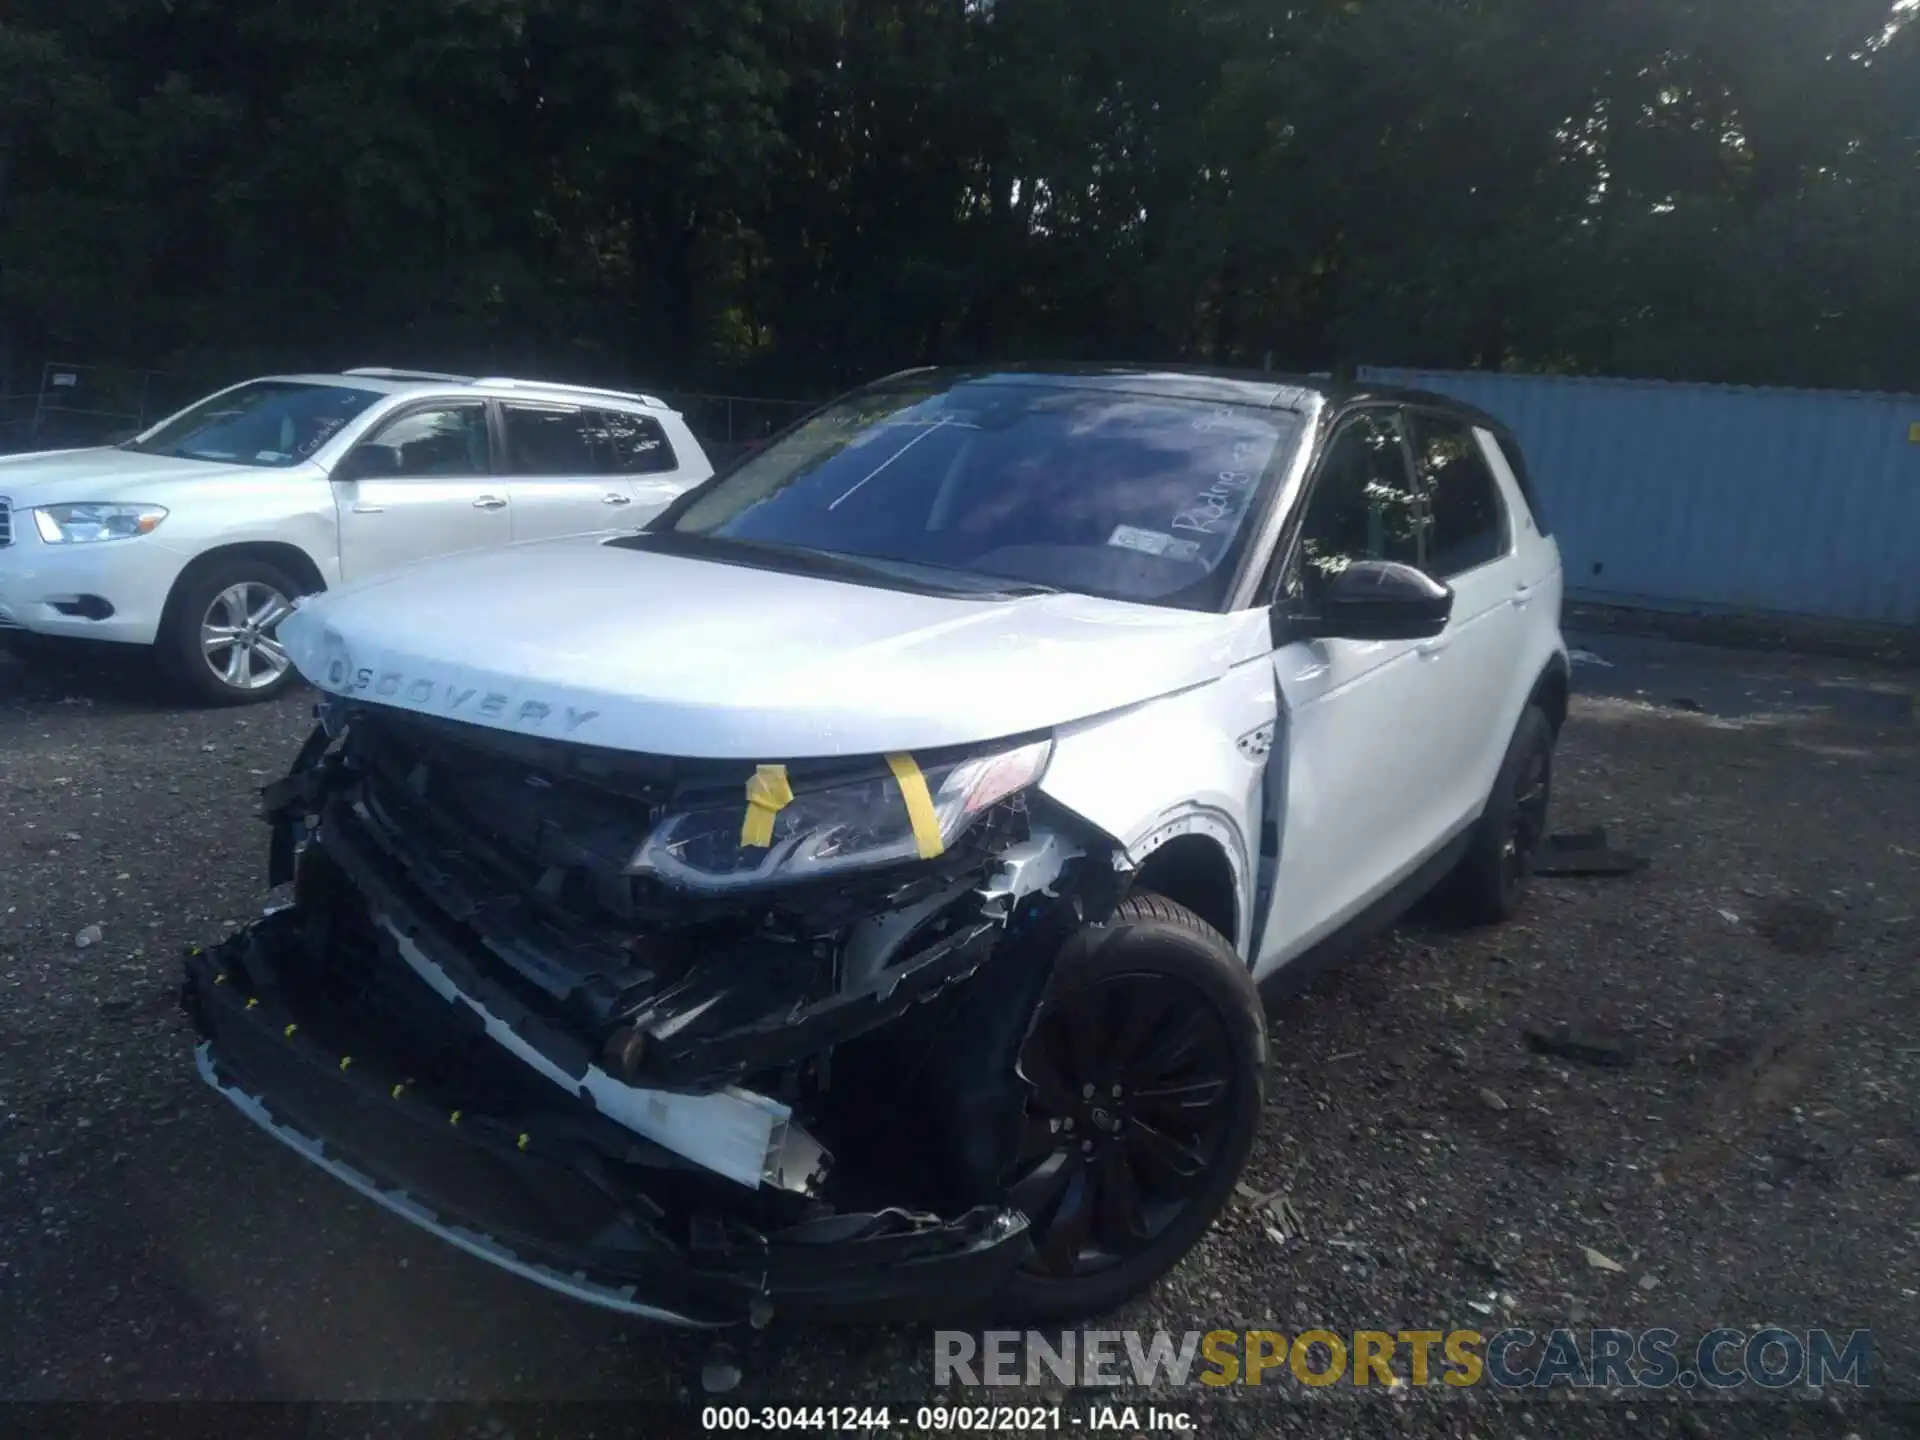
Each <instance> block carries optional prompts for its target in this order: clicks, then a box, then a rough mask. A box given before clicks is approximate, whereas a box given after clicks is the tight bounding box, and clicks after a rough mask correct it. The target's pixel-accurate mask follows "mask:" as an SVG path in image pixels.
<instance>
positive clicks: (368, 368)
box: [340, 365, 473, 385]
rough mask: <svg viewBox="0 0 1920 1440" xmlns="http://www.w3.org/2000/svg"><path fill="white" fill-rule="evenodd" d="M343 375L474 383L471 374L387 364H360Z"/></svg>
mask: <svg viewBox="0 0 1920 1440" xmlns="http://www.w3.org/2000/svg"><path fill="white" fill-rule="evenodd" d="M340 373H341V374H342V375H364V376H366V377H367V378H368V379H369V380H444V381H448V382H450V383H452V384H456V385H469V384H472V383H473V377H472V376H471V375H445V374H442V373H441V372H440V371H438V370H394V369H391V368H389V367H388V366H385V365H359V366H356V367H355V368H353V369H352V370H342V371H341V372H340Z"/></svg>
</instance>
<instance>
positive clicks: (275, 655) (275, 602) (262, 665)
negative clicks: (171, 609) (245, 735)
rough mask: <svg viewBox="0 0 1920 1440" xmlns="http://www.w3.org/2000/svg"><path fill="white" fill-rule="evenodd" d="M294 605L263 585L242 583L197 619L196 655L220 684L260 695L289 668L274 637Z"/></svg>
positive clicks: (254, 582)
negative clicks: (198, 655)
mask: <svg viewBox="0 0 1920 1440" xmlns="http://www.w3.org/2000/svg"><path fill="white" fill-rule="evenodd" d="M292 612H293V604H292V602H291V601H289V600H288V599H287V597H286V596H285V595H282V594H281V593H280V592H279V591H278V590H276V589H274V588H273V586H271V585H269V584H267V583H266V582H265V581H261V580H242V581H241V582H240V583H239V584H238V585H229V586H228V587H227V588H226V589H225V590H222V591H221V592H220V593H219V594H218V595H216V596H214V597H213V603H212V604H211V605H209V606H207V613H206V614H205V615H204V616H202V617H201V620H200V653H201V655H203V656H204V657H205V658H206V662H207V668H208V669H209V670H211V671H212V672H213V674H214V678H215V679H217V680H219V681H220V683H221V684H223V685H227V686H230V687H232V688H233V689H235V690H264V689H266V688H267V687H268V686H269V685H272V684H273V683H274V682H275V681H277V680H279V678H280V677H281V676H282V675H285V674H286V673H287V666H288V665H289V664H290V663H291V662H290V661H289V660H288V659H287V652H286V651H285V650H283V649H281V648H280V641H279V639H278V638H277V637H276V635H275V633H274V632H275V631H276V630H277V629H278V628H279V625H280V622H281V621H282V620H284V619H286V618H287V616H288V615H289V614H291V613H292Z"/></svg>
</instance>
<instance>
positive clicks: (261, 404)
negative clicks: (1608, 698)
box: [120, 380, 380, 466]
mask: <svg viewBox="0 0 1920 1440" xmlns="http://www.w3.org/2000/svg"><path fill="white" fill-rule="evenodd" d="M379 398H380V395H379V392H378V391H374V390H356V389H353V388H351V387H349V386H346V385H309V384H304V383H302V382H300V381H297V380H255V381H253V382H251V383H249V384H246V385H241V386H238V387H236V388H234V389H232V390H228V391H226V392H224V393H223V394H219V395H215V396H214V397H213V398H212V399H210V400H202V401H201V402H200V403H199V404H198V405H195V406H194V407H193V408H192V409H191V410H186V411H183V412H181V413H180V414H179V415H177V416H175V417H174V418H173V419H171V420H169V421H167V422H166V423H165V424H164V425H162V426H161V427H160V428H159V429H157V430H155V431H154V432H153V433H152V434H150V435H145V436H142V437H141V438H140V439H137V440H129V441H128V442H127V443H126V444H125V445H123V446H121V447H120V448H121V449H123V450H137V451H139V452H140V453H141V454H143V455H172V456H175V457H178V458H179V459H183V460H220V461H224V462H226V463H227V464H231V465H276V466H285V465H297V464H299V463H300V462H301V461H302V460H304V459H306V458H307V457H308V456H309V455H311V454H313V452H314V451H316V450H318V449H319V448H320V447H321V446H322V445H324V444H326V443H327V441H328V440H330V439H332V438H333V436H334V434H335V432H337V431H338V430H339V429H340V428H341V427H342V426H343V425H345V424H346V423H347V422H348V421H349V420H351V419H353V417H354V416H356V415H358V414H359V413H360V412H361V411H362V410H365V409H366V408H367V406H369V405H371V404H372V403H373V402H374V401H376V400H378V399H379Z"/></svg>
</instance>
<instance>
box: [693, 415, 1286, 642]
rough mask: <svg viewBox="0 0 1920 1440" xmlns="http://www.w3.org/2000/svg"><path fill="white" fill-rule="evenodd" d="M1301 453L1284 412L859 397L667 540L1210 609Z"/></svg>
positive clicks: (699, 507) (744, 476) (715, 491)
mask: <svg viewBox="0 0 1920 1440" xmlns="http://www.w3.org/2000/svg"><path fill="white" fill-rule="evenodd" d="M1298 439H1299V427H1298V422H1297V420H1296V419H1295V417H1293V416H1292V415H1291V414H1289V413H1287V412H1279V411H1271V410H1266V409H1261V408H1256V407H1253V406H1248V405H1232V404H1207V403H1202V402H1197V401H1192V400H1185V399H1174V398H1165V397H1160V396H1152V395H1136V394H1130V393H1124V392H1117V391H1112V390H1100V389H1080V388H1073V387H1071V386H1069V385H1062V386H1061V387H1059V388H1050V387H1047V386H1042V385H1035V384H1032V383H1019V384H1012V383H994V382H991V381H986V382H983V381H970V382H962V383H958V384H955V385H953V386H951V387H948V388H944V389H938V390H933V391H930V392H929V391H925V390H922V391H917V392H908V393H904V394H903V393H884V394H878V395H870V396H862V397H858V398H856V399H854V400H852V401H849V402H847V403H846V404H844V405H841V406H836V407H834V408H833V409H832V410H829V411H827V412H825V413H824V414H822V415H820V416H818V417H816V418H815V419H813V420H812V421H809V422H808V423H807V424H805V425H803V426H801V427H800V428H799V429H798V430H797V431H795V432H794V433H793V434H791V435H789V436H787V437H786V438H784V439H783V440H781V441H779V442H777V443H776V444H774V445H772V446H770V447H769V448H768V449H767V450H765V451H763V452H761V453H760V454H759V455H757V456H755V457H754V458H753V459H751V460H749V461H748V462H747V463H746V464H744V465H743V466H741V467H740V468H739V469H737V470H735V471H734V472H733V473H732V474H730V475H728V476H727V477H725V478H724V479H723V480H721V481H718V482H716V484H715V485H714V486H713V487H712V488H711V489H710V490H708V491H707V492H706V493H705V494H703V495H702V496H701V497H700V498H699V499H698V500H696V501H695V502H694V503H693V504H691V505H690V506H689V507H688V508H687V509H686V511H685V512H684V513H683V514H681V515H680V517H679V518H678V520H677V521H676V522H675V524H674V527H673V528H674V529H676V530H678V531H680V532H682V533H692V534H699V535H706V536H710V537H714V538H718V539H723V540H724V539H731V540H739V541H746V542H754V543H759V544H764V545H779V546H786V547H799V548H803V549H810V550H818V551H822V552H828V553H832V554H838V555H846V556H858V557H866V558H871V559H884V560H892V561H899V562H910V563H916V564H922V565H928V566H939V567H943V568H947V569H952V570H962V571H967V572H970V573H972V574H976V575H980V576H987V577H994V578H999V579H1007V580H1016V581H1025V582H1028V583H1031V584H1036V585H1044V586H1047V587H1051V588H1055V589H1063V590H1078V591H1083V592H1086V593H1090V594H1099V595H1107V596H1111V597H1114V598H1118V599H1127V600H1137V601H1142V602H1146V603H1153V604H1163V605H1177V606H1181V607H1184V608H1212V607H1213V606H1214V605H1216V604H1217V603H1218V602H1219V601H1220V599H1221V597H1222V592H1223V590H1224V588H1225V586H1226V585H1227V584H1228V583H1229V582H1230V573H1231V570H1232V568H1233V565H1234V563H1235V562H1236V560H1237V557H1238V555H1239V553H1240V552H1241V550H1242V549H1243V547H1244V545H1245V543H1246V539H1247V532H1248V530H1249V528H1250V527H1249V523H1248V521H1249V516H1250V515H1252V514H1253V513H1254V512H1255V511H1256V510H1257V508H1258V506H1259V501H1260V499H1261V497H1262V496H1263V495H1265V494H1266V493H1267V489H1268V486H1269V485H1270V483H1271V476H1272V474H1273V473H1274V471H1275V470H1276V468H1277V467H1278V466H1279V465H1280V464H1281V462H1283V461H1284V459H1285V457H1286V456H1287V455H1289V454H1290V453H1291V452H1292V449H1293V447H1294V445H1295V444H1296V443H1297V442H1298Z"/></svg>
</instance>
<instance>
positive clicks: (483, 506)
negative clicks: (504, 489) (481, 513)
mask: <svg viewBox="0 0 1920 1440" xmlns="http://www.w3.org/2000/svg"><path fill="white" fill-rule="evenodd" d="M473 508H474V509H476V510H504V509H506V508H507V502H506V501H504V500H502V499H501V498H500V497H499V496H498V495H482V496H481V497H480V498H479V499H478V500H476V501H474V502H473Z"/></svg>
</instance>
